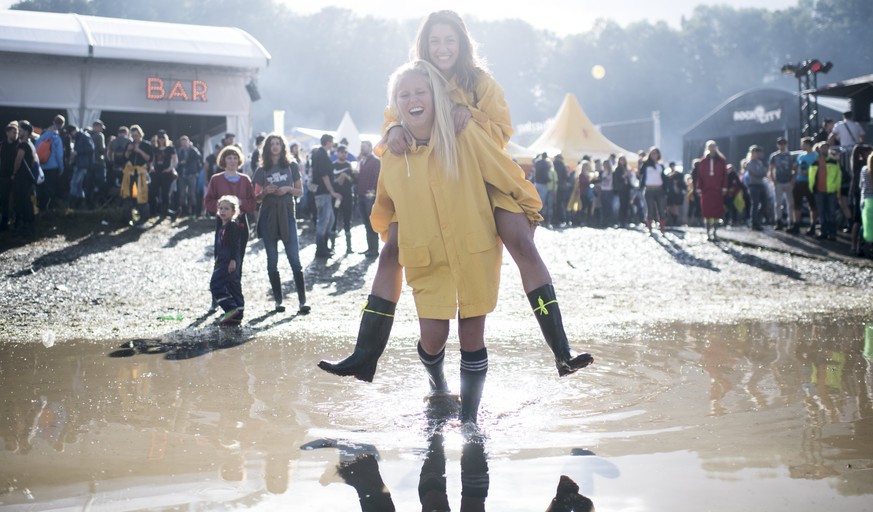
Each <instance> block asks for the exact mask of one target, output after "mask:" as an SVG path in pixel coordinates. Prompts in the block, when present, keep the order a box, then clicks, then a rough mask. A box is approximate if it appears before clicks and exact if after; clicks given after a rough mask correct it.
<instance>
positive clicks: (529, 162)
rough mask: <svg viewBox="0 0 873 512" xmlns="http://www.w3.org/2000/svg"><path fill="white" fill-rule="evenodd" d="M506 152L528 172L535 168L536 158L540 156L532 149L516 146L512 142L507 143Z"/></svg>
mask: <svg viewBox="0 0 873 512" xmlns="http://www.w3.org/2000/svg"><path fill="white" fill-rule="evenodd" d="M506 152H507V153H509V156H511V157H512V159H513V160H515V161H516V162H518V165H520V166H521V167H522V169H524V170H526V171H529V170H530V169H532V168H533V161H534V158H536V156H537V155H538V154H539V153H537V152H536V151H534V150H532V149H529V148H526V147H524V146H522V145H521V144H516V143H515V142H512V141H509V142H508V143H506ZM540 153H541V152H540Z"/></svg>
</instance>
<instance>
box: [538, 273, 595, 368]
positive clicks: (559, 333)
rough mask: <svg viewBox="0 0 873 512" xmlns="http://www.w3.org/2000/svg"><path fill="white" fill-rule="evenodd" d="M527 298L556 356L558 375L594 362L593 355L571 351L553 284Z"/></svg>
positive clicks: (540, 288)
mask: <svg viewBox="0 0 873 512" xmlns="http://www.w3.org/2000/svg"><path fill="white" fill-rule="evenodd" d="M527 298H528V300H529V301H530V305H531V307H532V308H533V311H534V316H535V317H536V318H537V322H539V324H540V330H542V331H543V337H545V339H546V343H547V344H548V345H549V348H550V349H552V353H553V354H555V367H556V368H557V369H558V375H560V376H561V377H563V376H564V375H569V374H571V373H573V372H575V371H576V370H578V369H580V368H584V367H586V366H588V365H589V364H591V363H593V362H594V358H593V357H591V354H588V353H582V354H579V355H574V354H573V352H572V351H571V350H570V344H569V343H568V342H567V333H565V332H564V323H563V321H562V320H561V310H560V308H558V299H557V298H556V297H555V288H554V286H552V284H551V283H549V284H544V285H543V286H540V287H539V288H537V289H536V290H533V291H531V292H530V293H528V294H527Z"/></svg>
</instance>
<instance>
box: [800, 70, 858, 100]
mask: <svg viewBox="0 0 873 512" xmlns="http://www.w3.org/2000/svg"><path fill="white" fill-rule="evenodd" d="M812 92H813V93H815V94H816V95H817V96H834V97H838V98H873V75H865V76H859V77H857V78H852V79H850V80H844V81H842V82H835V83H832V84H828V85H825V86H823V87H819V88H818V89H816V90H815V91H812Z"/></svg>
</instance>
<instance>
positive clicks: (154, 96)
mask: <svg viewBox="0 0 873 512" xmlns="http://www.w3.org/2000/svg"><path fill="white" fill-rule="evenodd" d="M165 94H166V91H165V90H164V81H163V80H161V79H160V78H155V77H152V76H150V77H148V78H146V98H148V99H150V100H162V99H164V95H165Z"/></svg>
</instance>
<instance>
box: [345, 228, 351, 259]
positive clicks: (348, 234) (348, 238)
mask: <svg viewBox="0 0 873 512" xmlns="http://www.w3.org/2000/svg"><path fill="white" fill-rule="evenodd" d="M351 253H352V232H351V231H346V254H351Z"/></svg>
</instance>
